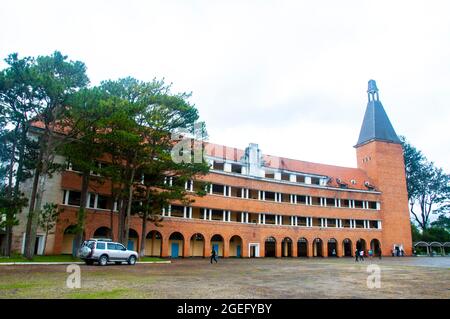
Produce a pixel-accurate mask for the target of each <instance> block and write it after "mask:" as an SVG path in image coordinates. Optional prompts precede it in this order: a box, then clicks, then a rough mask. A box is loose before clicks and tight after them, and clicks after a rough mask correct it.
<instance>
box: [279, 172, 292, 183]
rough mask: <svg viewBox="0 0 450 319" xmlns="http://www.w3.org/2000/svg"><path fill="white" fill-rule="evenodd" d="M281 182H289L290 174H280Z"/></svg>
mask: <svg viewBox="0 0 450 319" xmlns="http://www.w3.org/2000/svg"><path fill="white" fill-rule="evenodd" d="M281 180H282V181H289V180H290V174H287V173H281Z"/></svg>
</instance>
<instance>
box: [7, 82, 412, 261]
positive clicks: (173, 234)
mask: <svg viewBox="0 0 450 319" xmlns="http://www.w3.org/2000/svg"><path fill="white" fill-rule="evenodd" d="M367 92H368V99H369V101H368V104H367V109H366V113H365V116H364V120H363V124H362V126H361V132H360V136H359V139H358V142H357V144H356V146H354V147H355V149H356V157H357V168H349V167H340V166H332V165H326V164H318V163H311V162H304V161H300V160H293V159H288V158H283V157H277V156H271V155H265V154H263V153H262V152H261V150H260V149H259V148H258V145H257V144H250V145H249V146H248V147H247V148H246V149H245V150H240V149H236V148H230V147H226V146H220V145H215V144H208V145H207V154H208V156H207V159H208V161H209V163H210V165H211V171H210V173H209V174H208V175H206V176H204V177H202V179H203V180H206V181H209V182H210V183H211V188H210V189H209V194H208V195H206V196H204V197H197V198H195V202H194V203H192V205H191V206H189V207H185V206H181V205H176V204H173V205H171V206H170V207H169V208H168V209H165V210H164V211H163V212H162V215H163V216H164V221H163V223H162V224H163V227H156V226H154V225H153V224H149V225H148V226H147V234H146V255H148V256H162V257H181V256H182V257H190V256H209V255H210V252H211V250H212V249H215V250H216V251H217V252H218V254H219V256H224V257H232V256H233V257H234V256H236V257H263V256H276V257H302V256H308V257H314V256H324V257H327V256H338V257H341V256H354V252H355V250H356V249H357V248H359V249H364V250H366V251H367V250H368V249H373V250H375V252H378V251H380V249H381V251H382V254H383V255H390V254H391V250H394V251H395V250H402V249H403V250H404V251H405V253H406V254H411V249H412V240H411V228H410V220H409V210H408V201H407V191H406V180H405V172H404V161H403V152H402V147H401V143H400V140H399V139H398V137H397V135H396V133H395V131H394V129H393V127H392V125H391V123H390V121H389V119H388V117H387V115H386V113H385V111H384V108H383V106H382V104H381V102H380V101H379V98H378V89H377V87H376V84H375V81H373V80H371V81H369V89H368V91H367ZM57 160H58V161H60V162H64V161H65V159H64V158H61V157H59V158H57ZM195 187H196V182H195V181H191V182H188V183H186V188H187V189H188V190H190V191H192V190H194V188H195ZM80 189H81V178H80V176H79V174H78V173H77V172H76V170H75V168H73V167H70V165H69V166H68V168H67V170H66V171H64V172H62V173H60V174H55V175H54V176H53V177H52V179H50V180H49V181H48V183H47V189H46V192H45V197H46V198H45V199H44V200H43V202H44V203H45V202H55V203H58V204H59V205H60V206H61V207H63V208H64V211H63V213H62V214H61V217H60V220H59V222H58V224H57V226H56V228H55V230H54V232H52V234H50V235H49V237H48V239H47V247H46V252H45V253H46V254H60V253H63V254H64V253H71V252H72V249H73V245H72V242H73V235H71V234H70V229H71V228H72V227H73V225H74V224H75V222H76V212H77V205H79V202H80ZM24 190H25V192H26V193H27V192H28V193H29V191H30V190H29V189H28V188H26V187H25V189H24ZM88 203H89V207H90V208H89V209H88V211H89V212H88V216H87V222H86V225H87V227H86V233H85V236H86V238H91V237H105V236H109V233H110V229H109V227H110V218H111V217H110V216H111V215H110V209H111V207H113V208H114V207H116V206H117V204H116V203H113V202H112V200H111V198H110V197H109V186H107V185H103V186H97V187H95V189H94V188H92V189H91V193H90V195H89V199H88ZM26 211H27V210H26V209H25V210H24V212H26ZM24 216H26V214H25V213H23V214H21V218H24ZM113 223H114V229H115V230H116V231H117V216H115V217H114V220H113ZM141 223H142V222H141V219H140V218H139V217H133V219H132V221H131V228H130V241H129V243H128V246H129V247H130V248H133V249H135V250H137V249H138V248H139V245H140V244H139V241H140V238H141ZM25 224H26V221H25V220H22V221H21V223H20V226H18V227H16V229H15V233H14V248H15V250H17V251H20V250H21V249H22V250H23V239H24V228H25ZM37 239H38V240H37V241H36V252H37V253H38V254H42V253H44V252H43V242H44V235H43V233H42V232H38V234H37Z"/></svg>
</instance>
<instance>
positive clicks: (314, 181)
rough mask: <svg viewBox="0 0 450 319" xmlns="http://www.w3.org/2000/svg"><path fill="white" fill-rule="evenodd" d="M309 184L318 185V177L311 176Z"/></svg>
mask: <svg viewBox="0 0 450 319" xmlns="http://www.w3.org/2000/svg"><path fill="white" fill-rule="evenodd" d="M311 184H314V185H320V178H318V177H311Z"/></svg>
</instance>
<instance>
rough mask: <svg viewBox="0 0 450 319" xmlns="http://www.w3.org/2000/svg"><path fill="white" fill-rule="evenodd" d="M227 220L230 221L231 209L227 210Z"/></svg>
mask: <svg viewBox="0 0 450 319" xmlns="http://www.w3.org/2000/svg"><path fill="white" fill-rule="evenodd" d="M228 221H229V222H231V210H229V211H228Z"/></svg>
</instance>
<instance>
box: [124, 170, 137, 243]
mask: <svg viewBox="0 0 450 319" xmlns="http://www.w3.org/2000/svg"><path fill="white" fill-rule="evenodd" d="M135 172H136V168H135V167H133V168H132V169H131V176H130V184H129V188H128V202H127V216H126V219H125V243H126V245H128V239H129V235H130V219H131V205H132V204H133V183H134V174H135Z"/></svg>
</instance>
